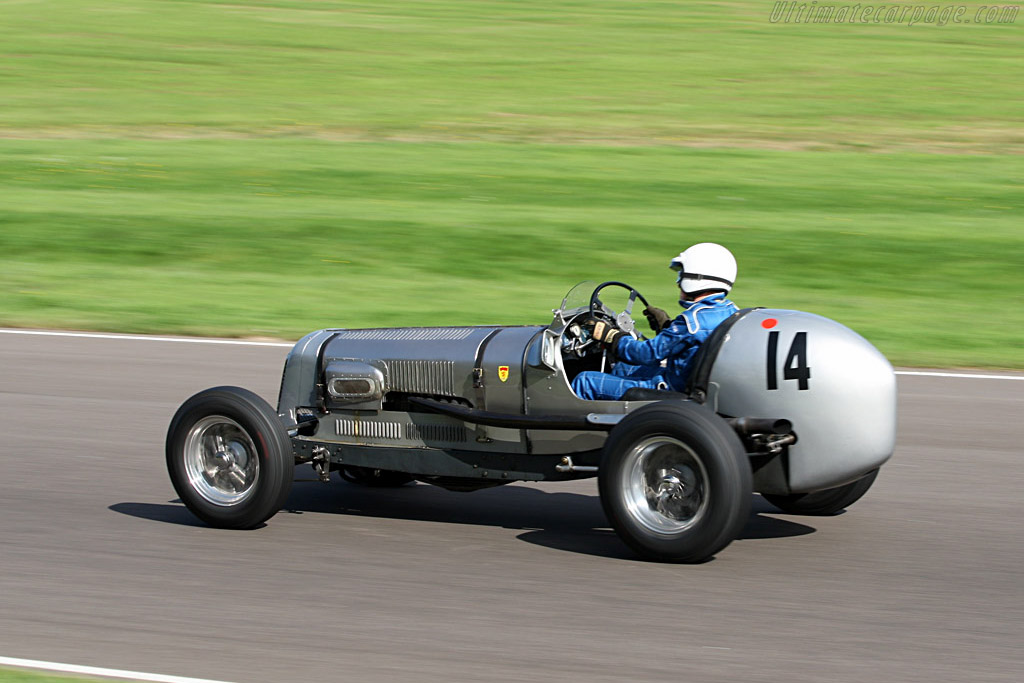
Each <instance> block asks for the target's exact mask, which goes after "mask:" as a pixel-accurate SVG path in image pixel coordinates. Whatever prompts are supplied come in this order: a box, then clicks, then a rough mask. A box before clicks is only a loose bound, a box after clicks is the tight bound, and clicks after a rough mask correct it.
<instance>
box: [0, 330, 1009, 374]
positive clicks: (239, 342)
mask: <svg viewBox="0 0 1024 683" xmlns="http://www.w3.org/2000/svg"><path fill="white" fill-rule="evenodd" d="M0 334H21V335H36V336H40V337H78V338H82V339H114V340H118V339H123V340H127V341H156V342H173V343H178V344H228V345H234V346H271V347H277V348H283V349H290V348H291V347H292V346H294V345H295V344H294V343H293V342H261V341H247V340H245V339H209V338H206V337H156V336H152V335H145V334H104V333H100V332H52V331H43V330H0ZM896 374H897V375H910V376H914V377H951V378H955V379H1008V380H1011V381H1017V382H1024V375H985V374H971V373H967V372H938V371H930V370H927V371H926V370H897V371H896Z"/></svg>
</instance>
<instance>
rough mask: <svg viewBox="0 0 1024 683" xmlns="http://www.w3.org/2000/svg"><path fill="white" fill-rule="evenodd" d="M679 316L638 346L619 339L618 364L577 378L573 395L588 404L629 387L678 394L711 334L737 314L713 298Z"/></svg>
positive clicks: (623, 337) (719, 298) (609, 398)
mask: <svg viewBox="0 0 1024 683" xmlns="http://www.w3.org/2000/svg"><path fill="white" fill-rule="evenodd" d="M681 303H682V305H683V312H682V313H681V314H679V316H678V317H677V318H676V319H675V320H673V321H672V322H671V323H669V324H668V326H667V327H665V329H663V330H662V331H661V332H659V333H658V334H656V335H655V336H654V338H653V339H647V340H639V339H633V338H632V337H629V336H628V335H625V334H624V335H621V336H620V337H619V338H618V339H616V340H615V349H614V352H615V356H616V357H617V358H618V359H619V362H618V363H616V364H615V367H614V368H612V371H611V372H610V373H604V372H593V371H587V372H581V373H580V374H578V375H576V378H575V379H574V380H573V381H572V390H573V391H574V392H576V395H577V396H579V397H580V398H583V399H587V400H606V401H616V400H618V399H620V398H621V397H622V395H623V394H624V393H626V390H627V389H632V388H633V387H644V388H647V389H657V388H658V387H659V386H660V385H662V384H664V385H665V386H663V387H662V388H665V389H668V390H670V391H682V390H683V389H685V388H686V380H687V379H689V376H690V370H691V368H690V361H691V360H693V357H694V355H696V353H697V350H698V349H699V348H700V345H701V344H702V343H704V341H705V340H706V339H707V338H708V337H709V336H711V332H712V330H714V329H715V328H716V327H718V325H719V324H720V323H721V322H722V321H723V320H725V319H726V318H728V317H729V316H731V315H732V314H733V313H735V312H736V311H738V310H739V309H738V308H737V307H736V304H734V303H733V302H731V301H729V300H728V299H726V298H725V294H712V295H711V296H708V297H705V298H703V299H701V300H700V301H685V302H681Z"/></svg>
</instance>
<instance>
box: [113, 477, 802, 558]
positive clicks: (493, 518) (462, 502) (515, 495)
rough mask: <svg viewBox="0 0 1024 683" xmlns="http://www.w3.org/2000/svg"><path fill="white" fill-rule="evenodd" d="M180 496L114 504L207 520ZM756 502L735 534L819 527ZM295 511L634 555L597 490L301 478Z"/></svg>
mask: <svg viewBox="0 0 1024 683" xmlns="http://www.w3.org/2000/svg"><path fill="white" fill-rule="evenodd" d="M175 502H178V503H179V504H176V505H175V504H167V505H160V504H153V503H118V504H116V505H111V506H110V509H111V510H113V511H115V512H119V513H121V514H126V515H130V516H133V517H140V518H144V519H150V520H153V521H159V522H166V523H170V524H182V525H188V526H202V522H200V521H199V520H197V519H196V518H195V517H194V516H193V515H192V513H190V512H189V511H188V510H187V509H185V507H184V506H183V505H181V504H180V502H179V501H175ZM752 502H753V505H752V509H751V514H750V517H749V519H748V520H747V523H746V525H745V526H744V527H743V530H742V531H741V532H740V534H739V536H738V537H737V540H756V539H769V538H784V537H790V536H803V535H806V534H811V533H814V532H815V531H816V530H815V529H814V528H813V527H810V526H807V525H805V524H800V523H798V522H793V521H789V520H787V519H778V518H776V517H773V516H767V515H771V514H774V513H777V512H778V511H777V510H776V509H775V508H774V507H772V506H771V505H770V504H768V503H767V502H766V501H764V500H763V499H762V498H761V497H760V496H755V497H754V500H753V501H752ZM289 513H290V514H304V513H316V514H331V515H348V516H357V517H378V518H383V519H404V520H413V521H424V522H441V523H446V524H473V525H484V526H494V527H502V528H506V529H521V530H523V533H521V534H519V535H518V536H517V538H519V539H520V540H523V541H526V542H527V543H533V544H536V545H541V546H545V547H548V548H554V549H557V550H565V551H567V552H573V553H581V554H586V555H597V556H601V557H609V558H619V559H629V560H635V559H636V556H635V555H634V554H633V553H632V551H630V550H629V549H628V548H627V547H626V546H625V545H624V544H623V543H622V541H620V540H619V538H618V536H616V534H615V532H613V531H612V530H611V529H610V528H609V526H608V521H607V519H606V518H605V516H604V511H603V510H602V509H601V502H600V500H599V499H598V497H597V496H596V495H586V494H580V493H571V492H566V491H545V490H543V489H541V488H539V487H533V486H522V485H519V486H505V487H500V488H492V489H483V490H480V491H474V492H471V493H459V492H452V491H446V490H444V489H440V488H437V487H435V486H429V485H426V484H411V485H407V486H401V487H398V488H370V487H363V486H356V485H353V484H349V483H345V482H338V481H332V482H331V484H329V485H324V484H322V483H319V482H308V481H298V482H296V483H295V486H294V488H293V490H292V494H291V496H290V497H289V498H288V501H287V502H286V503H285V506H284V508H283V509H282V510H281V512H280V513H278V514H289ZM765 513H767V515H766V514H765ZM271 523H273V522H272V521H271Z"/></svg>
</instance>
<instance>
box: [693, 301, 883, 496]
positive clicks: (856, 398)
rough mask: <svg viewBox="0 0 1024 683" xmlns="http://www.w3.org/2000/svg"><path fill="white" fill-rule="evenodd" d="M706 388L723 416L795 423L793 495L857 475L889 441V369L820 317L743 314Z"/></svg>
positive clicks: (866, 346)
mask: <svg viewBox="0 0 1024 683" xmlns="http://www.w3.org/2000/svg"><path fill="white" fill-rule="evenodd" d="M708 393H709V404H710V405H711V406H712V407H713V408H714V409H715V410H716V411H717V412H719V413H721V414H724V415H730V416H734V417H778V418H785V419H788V420H791V421H792V423H793V430H794V431H795V432H796V434H797V437H798V442H797V443H796V444H795V445H793V446H791V447H790V448H789V454H788V461H787V462H784V465H785V466H786V467H787V468H788V469H787V472H788V481H789V489H790V491H792V492H794V493H801V492H808V491H815V490H820V489H824V488H831V487H833V486H839V485H842V484H845V483H848V482H850V481H853V480H855V479H857V478H859V477H860V476H861V475H863V474H864V473H866V472H868V471H870V470H872V469H875V468H876V467H878V466H879V465H881V464H882V463H884V462H885V461H886V460H888V459H889V457H890V456H891V455H892V452H893V448H894V447H895V441H896V378H895V374H894V373H893V369H892V366H891V365H890V364H889V361H888V360H886V358H885V356H883V355H882V354H881V353H880V352H879V351H878V350H877V349H876V348H875V347H874V346H872V345H871V344H870V343H869V342H868V341H867V340H865V339H864V338H863V337H861V336H860V335H858V334H857V333H856V332H853V331H852V330H850V329H849V328H847V327H844V326H843V325H841V324H839V323H837V322H835V321H832V320H829V319H827V318H823V317H820V316H817V315H813V314H810V313H803V312H799V311H787V310H778V309H762V310H757V311H754V312H752V313H750V314H749V315H747V316H746V317H744V318H742V319H741V320H740V321H739V322H737V323H736V325H735V326H734V327H733V328H732V329H731V330H730V331H729V335H728V337H727V338H726V341H725V342H724V343H723V345H722V348H721V351H720V352H719V354H718V357H717V359H716V360H715V365H714V368H713V369H712V371H711V386H710V387H709V392H708ZM765 492H766V493H787V491H765Z"/></svg>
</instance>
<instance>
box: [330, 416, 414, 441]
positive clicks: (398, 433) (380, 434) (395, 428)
mask: <svg viewBox="0 0 1024 683" xmlns="http://www.w3.org/2000/svg"><path fill="white" fill-rule="evenodd" d="M334 429H335V431H336V432H337V433H338V436H357V437H364V438H371V439H401V438H402V425H401V423H399V422H377V421H369V420H352V419H350V418H344V417H343V418H338V420H337V421H336V422H335V426H334Z"/></svg>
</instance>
